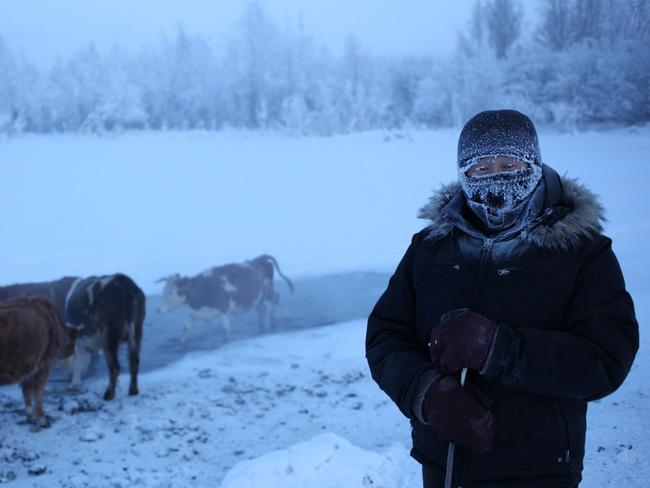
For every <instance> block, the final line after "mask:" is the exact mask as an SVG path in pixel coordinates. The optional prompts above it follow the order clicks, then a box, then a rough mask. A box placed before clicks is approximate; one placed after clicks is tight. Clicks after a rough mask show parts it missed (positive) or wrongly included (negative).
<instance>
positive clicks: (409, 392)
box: [366, 234, 433, 419]
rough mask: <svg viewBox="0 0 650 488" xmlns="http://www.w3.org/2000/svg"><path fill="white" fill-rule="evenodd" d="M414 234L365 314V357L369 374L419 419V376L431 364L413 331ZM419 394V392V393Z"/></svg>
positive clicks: (415, 238)
mask: <svg viewBox="0 0 650 488" xmlns="http://www.w3.org/2000/svg"><path fill="white" fill-rule="evenodd" d="M419 239H420V237H419V235H418V234H416V235H415V236H414V237H413V240H412V241H411V245H410V246H409V248H408V249H407V251H406V254H405V255H404V257H403V258H402V260H401V262H400V263H399V265H398V266H397V269H396V270H395V273H394V274H393V276H392V277H391V278H390V281H389V283H388V287H387V289H386V291H384V293H383V294H382V295H381V297H380V298H379V301H378V302H377V304H376V305H375V307H374V309H373V310H372V313H371V314H370V317H369V318H368V328H367V331H366V359H367V360H368V365H369V367H370V373H371V374H372V378H373V379H374V380H375V381H376V382H377V384H378V385H379V387H380V388H381V389H382V390H383V391H384V392H386V394H387V395H388V396H389V397H390V398H391V399H392V400H393V401H394V402H395V403H396V404H397V406H398V407H399V409H400V411H401V412H402V413H403V414H404V415H405V416H407V417H408V418H410V419H420V418H421V415H420V412H416V409H417V405H416V404H417V403H421V400H420V402H418V384H419V380H420V378H421V377H422V375H423V374H424V373H426V372H427V371H433V366H432V364H431V361H430V360H429V357H428V355H427V348H426V344H419V343H418V339H417V336H416V333H415V291H414V287H413V271H412V270H413V255H414V250H415V247H416V246H417V241H418V240H419ZM420 396H421V395H420Z"/></svg>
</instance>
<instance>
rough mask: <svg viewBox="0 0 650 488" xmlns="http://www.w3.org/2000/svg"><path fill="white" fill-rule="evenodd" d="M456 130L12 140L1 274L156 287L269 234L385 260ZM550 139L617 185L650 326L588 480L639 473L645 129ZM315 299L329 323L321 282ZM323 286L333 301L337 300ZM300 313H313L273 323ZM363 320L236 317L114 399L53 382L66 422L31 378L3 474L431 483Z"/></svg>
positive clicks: (547, 136)
mask: <svg viewBox="0 0 650 488" xmlns="http://www.w3.org/2000/svg"><path fill="white" fill-rule="evenodd" d="M457 135H458V132H457V131H453V130H448V131H437V132H415V133H412V134H406V135H403V136H400V137H396V136H395V135H388V134H380V133H369V134H357V135H351V136H341V137H332V138H306V139H292V138H288V137H286V136H282V135H275V134H265V135H257V136H253V135H249V134H241V133H218V134H210V133H189V134H181V133H169V134H162V133H158V134H156V133H144V134H127V135H124V136H121V137H118V138H94V137H88V136H84V137H81V136H74V137H73V136H61V137H36V136H26V137H22V138H18V139H11V140H6V141H0V173H1V178H0V190H1V191H0V205H2V208H4V209H8V211H7V212H5V215H4V216H3V219H0V234H1V235H2V236H3V239H0V255H2V256H3V269H2V281H3V283H8V282H14V281H27V280H35V279H50V278H55V277H58V276H60V275H63V274H82V275H83V274H95V273H104V272H114V271H116V270H121V271H124V272H127V273H129V274H131V275H133V276H134V277H135V278H136V280H137V281H138V282H139V283H141V285H142V286H143V288H145V290H146V291H147V292H148V293H155V292H157V291H159V288H158V287H156V286H154V285H153V283H152V282H153V280H154V279H155V278H157V277H159V276H161V275H166V274H169V273H171V272H174V271H180V272H184V273H193V272H197V271H199V270H200V269H202V268H205V267H207V266H210V265H213V264H219V263H223V262H227V261H236V260H241V259H247V258H249V257H251V256H254V255H256V254H261V253H271V254H274V255H275V256H276V257H277V258H278V259H279V261H280V264H281V266H282V267H283V271H284V272H285V273H287V274H288V275H290V276H292V277H295V276H299V275H303V276H305V275H312V276H315V275H323V274H327V273H332V272H339V271H353V270H377V271H388V270H391V269H392V268H393V267H394V266H395V264H396V263H397V261H398V260H399V258H400V257H401V255H402V253H403V251H404V249H405V247H406V245H407V244H408V242H409V240H410V236H411V233H412V232H415V231H416V230H418V229H419V228H420V226H421V225H422V223H421V222H418V221H417V220H416V219H415V213H416V211H417V208H418V207H419V206H420V205H421V204H422V203H423V202H424V201H425V200H426V198H427V196H428V195H429V193H430V191H431V189H432V188H435V187H437V186H438V184H439V183H441V182H444V181H449V180H451V179H452V178H453V177H454V157H455V156H454V153H455V144H456V138H457ZM541 146H542V154H543V156H544V158H545V161H546V162H548V163H549V164H551V165H552V166H554V167H555V168H556V169H558V170H559V171H560V172H561V173H563V172H565V171H567V172H568V173H569V175H570V176H578V177H580V179H581V180H582V181H584V182H585V183H586V184H587V185H588V186H589V187H590V188H592V189H594V190H595V191H596V192H598V193H599V194H601V195H602V199H603V203H604V204H605V207H606V208H607V215H608V217H609V219H610V222H609V223H608V225H607V228H606V232H607V233H608V234H609V235H610V236H612V237H613V239H614V248H615V250H616V252H617V255H618V256H619V259H620V261H621V264H622V267H623V270H624V273H625V276H626V279H627V282H628V286H629V289H630V291H631V293H632V295H633V297H634V299H635V303H636V306H637V311H638V315H639V322H640V324H641V336H642V347H641V350H640V352H639V355H638V358H637V362H636V364H635V365H634V367H633V370H632V372H631V374H630V377H629V378H628V381H627V382H626V383H625V385H624V386H623V387H622V388H621V390H619V391H618V392H616V393H615V394H614V395H612V396H610V397H607V398H605V399H603V400H601V401H599V402H595V403H594V404H592V405H591V406H590V411H589V430H588V441H587V457H586V470H585V482H584V483H583V485H582V486H585V487H587V488H598V487H601V486H611V487H619V486H626V487H632V488H637V487H638V488H641V487H645V486H646V485H647V480H648V479H650V464H649V463H647V458H648V456H649V455H650V440H649V439H650V417H649V416H648V415H647V412H648V411H649V407H650V401H649V398H650V388H649V386H648V383H649V380H650V378H649V376H648V373H647V372H648V371H649V370H650V364H649V362H650V356H649V355H648V354H647V352H646V350H647V345H648V342H647V340H646V338H645V330H647V328H646V326H645V323H646V322H647V320H648V319H650V286H648V269H649V264H650V262H649V261H650V259H649V258H648V253H647V250H648V249H650V218H649V217H648V203H647V189H646V187H647V184H648V183H647V182H648V181H649V180H650V178H649V177H650V128H643V129H635V130H627V129H620V130H615V131H610V132H602V133H600V132H588V133H582V134H555V133H542V134H541ZM7 236H8V238H7ZM359 286H360V285H355V287H354V289H355V290H358V293H366V294H367V293H373V294H375V295H376V296H378V294H379V292H380V291H381V290H380V289H378V288H377V284H376V280H373V281H372V283H371V285H369V287H368V290H366V291H363V290H362V289H361V288H359ZM298 293H299V291H298V290H297V297H298V298H296V299H295V300H296V301H291V300H286V301H283V304H284V305H283V306H285V307H293V306H295V305H296V304H297V303H301V304H303V305H301V307H303V308H304V310H303V309H301V310H300V313H293V312H291V313H285V314H284V316H287V317H289V316H290V317H293V318H294V319H295V318H296V317H299V316H304V315H307V314H309V306H308V305H305V304H308V303H309V300H312V298H310V299H309V300H306V299H303V298H300V299H299V295H298ZM323 294H324V295H328V293H325V292H323ZM310 296H311V297H316V296H317V293H314V294H312V295H310ZM326 298H327V297H325V298H324V299H326ZM354 298H355V297H351V300H354ZM313 299H314V302H313V303H314V304H318V306H320V307H321V308H317V305H314V310H317V311H318V313H319V314H320V316H322V317H324V320H323V321H321V323H323V322H326V321H327V320H326V319H327V317H326V315H327V314H326V313H324V312H323V308H322V305H323V303H325V302H317V301H316V300H315V298H313ZM366 299H367V297H365V296H364V302H365V301H366ZM301 300H302V301H301ZM330 300H331V301H330V302H329V303H331V305H329V306H330V307H331V308H332V309H335V308H337V300H338V298H334V299H331V298H330ZM370 301H372V300H370ZM350 310H351V309H350ZM279 316H280V317H282V316H283V314H279ZM332 316H336V314H332ZM147 320H148V321H149V322H148V324H149V329H148V330H150V331H152V333H155V332H154V331H155V330H162V329H160V327H161V326H162V322H160V321H161V320H162V319H161V318H159V317H155V316H154V315H153V314H151V315H150V316H149V317H148V319H147ZM338 320H342V319H341V318H339V319H338ZM294 321H295V320H294ZM316 323H318V322H314V321H311V322H309V324H307V323H306V325H305V326H312V325H316ZM166 324H167V326H170V327H171V326H178V330H179V332H180V329H181V328H182V324H180V323H179V324H171V323H166ZM157 327H158V328H157ZM198 328H199V326H197V329H198ZM287 328H293V329H299V328H301V327H300V324H296V323H292V324H291V327H279V329H281V330H282V329H287ZM206 330H209V329H204V331H206ZM364 332H365V321H364V320H363V318H362V317H359V320H356V321H347V322H344V323H340V324H337V325H332V326H325V327H317V328H312V329H307V330H299V331H286V330H285V331H282V332H280V333H277V334H273V335H268V336H264V337H253V338H247V337H249V336H248V335H241V336H239V340H237V341H234V342H231V343H229V344H226V345H225V346H223V347H220V348H217V349H214V350H207V351H205V350H204V351H200V352H192V353H189V354H187V355H185V357H184V358H183V359H181V360H180V361H178V362H175V363H173V364H169V365H167V366H165V367H162V368H160V367H152V368H151V370H150V371H148V372H146V373H145V374H143V375H142V376H141V380H140V383H141V395H140V396H139V397H137V398H129V397H127V396H126V389H125V385H126V383H127V381H126V378H124V377H122V378H121V384H120V387H119V389H118V395H117V398H116V400H115V401H113V402H111V403H104V402H103V401H102V400H101V399H100V393H101V392H102V391H103V387H104V385H105V381H106V378H105V377H104V376H103V375H99V376H98V377H97V378H93V379H91V380H90V381H88V382H87V388H88V390H87V391H86V392H85V393H83V394H81V395H78V396H71V395H68V394H64V392H63V391H62V388H61V384H57V383H53V384H50V385H49V386H48V391H47V404H46V409H47V412H48V413H49V414H50V415H51V416H52V417H53V418H54V422H53V426H52V427H51V428H50V429H47V430H43V431H40V432H30V427H29V426H28V425H25V424H24V423H23V422H22V413H21V410H22V406H21V401H20V396H19V391H18V388H17V387H14V386H12V387H7V388H3V389H2V390H0V425H1V427H0V429H1V430H0V482H2V481H9V480H10V479H11V480H13V481H12V482H11V484H10V486H17V487H18V486H20V487H23V486H36V487H37V486H43V487H45V486H47V487H49V486H68V487H74V486H88V487H90V486H93V487H95V486H99V487H103V486H130V485H140V486H157V487H158V486H159V487H165V486H179V487H181V486H219V485H220V484H221V483H223V484H224V488H235V487H242V488H244V487H246V486H264V487H269V488H275V487H279V486H282V487H291V486H310V487H317V488H322V487H329V486H335V485H336V486H337V487H338V486H346V487H348V486H349V487H356V486H359V487H361V486H370V485H372V486H385V487H386V488H389V487H391V488H396V487H399V488H406V487H411V486H418V483H419V482H418V481H417V478H418V467H417V465H416V464H415V463H414V462H413V461H411V460H410V459H409V458H408V456H407V454H408V445H409V428H408V424H407V422H406V420H405V419H404V418H402V417H401V415H400V414H399V412H398V410H397V408H396V407H395V406H394V405H392V403H391V402H390V401H389V400H388V398H387V397H385V396H384V395H383V393H381V392H380V391H379V390H378V388H377V387H376V385H375V384H374V383H373V382H372V380H371V379H370V377H369V373H368V371H367V366H366V363H365V360H364V357H363V335H364ZM203 333H204V332H203ZM146 334H147V332H146V331H145V340H146ZM197 334H201V332H197ZM199 337H201V336H199ZM165 340H167V339H165ZM171 340H172V339H171V338H169V341H171ZM198 340H202V339H200V338H199V339H198ZM169 341H167V342H169ZM204 345H205V344H204ZM216 345H220V343H216V344H215V346H216ZM147 354H149V355H155V354H162V351H160V350H156V349H155V348H153V349H152V348H150V349H147ZM181 354H182V352H179V355H181ZM154 363H156V361H152V363H151V364H154ZM167 363H168V362H167V361H158V363H157V364H167ZM148 369H149V368H148ZM14 478H15V479H14ZM260 480H263V481H262V482H260ZM334 482H335V483H334Z"/></svg>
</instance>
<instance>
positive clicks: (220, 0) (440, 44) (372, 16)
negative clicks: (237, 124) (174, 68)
mask: <svg viewBox="0 0 650 488" xmlns="http://www.w3.org/2000/svg"><path fill="white" fill-rule="evenodd" d="M248 1H249V0H185V1H180V0H92V1H89V0H16V1H11V0H0V36H2V37H3V38H4V40H5V41H6V42H8V44H9V45H10V46H12V47H13V48H16V49H19V50H21V51H22V52H24V53H25V55H26V56H27V57H28V58H29V59H31V60H32V61H34V62H36V63H38V64H39V65H43V64H45V65H48V64H50V63H51V62H52V61H53V60H54V59H56V57H57V56H64V57H66V56H67V55H69V54H70V53H71V52H73V51H75V50H76V49H78V48H80V47H82V46H84V45H86V44H87V43H89V42H91V41H92V42H94V43H95V44H96V45H97V46H98V47H100V48H106V47H110V46H111V45H113V44H118V45H120V46H123V47H127V48H137V47H140V46H142V45H143V44H147V43H150V42H155V41H156V40H157V39H158V37H159V36H160V35H161V34H165V33H167V34H170V33H171V34H173V33H174V32H175V30H176V28H177V27H178V26H182V27H183V28H184V29H185V30H186V31H187V32H188V33H200V34H202V35H203V36H205V37H206V38H207V39H209V41H210V42H211V43H213V45H215V46H216V47H218V46H219V45H220V44H221V45H223V42H224V40H225V39H226V38H227V37H228V34H229V31H230V29H231V27H232V25H233V23H234V22H235V21H236V19H237V17H238V15H239V13H240V12H241V10H242V7H243V6H244V5H245V4H246V3H247V2H248ZM261 3H262V4H263V5H265V6H266V8H267V10H268V11H269V13H271V14H272V15H273V16H274V17H275V18H276V19H277V20H278V21H280V22H283V21H290V22H293V23H294V24H295V23H296V22H297V19H298V18H299V17H300V15H301V14H302V17H303V21H304V24H305V25H306V27H307V30H308V32H310V33H311V34H312V35H313V36H314V37H315V38H316V39H317V40H320V41H322V42H325V43H326V44H327V45H329V46H330V47H331V48H332V49H334V50H337V49H340V47H341V46H342V45H343V42H344V40H345V39H346V37H347V36H348V35H350V34H355V35H356V36H357V37H358V38H359V39H360V40H361V42H362V43H363V44H364V45H366V46H367V47H368V48H370V50H371V51H373V52H375V53H377V54H423V53H431V54H434V55H445V54H448V53H450V52H451V50H452V48H453V47H454V46H455V43H456V32H457V31H458V29H460V28H464V27H465V26H466V25H467V21H468V19H469V16H470V12H471V5H472V3H473V2H472V1H470V0H463V1H461V2H437V1H433V0H263V1H262V2H261Z"/></svg>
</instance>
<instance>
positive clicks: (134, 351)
mask: <svg viewBox="0 0 650 488" xmlns="http://www.w3.org/2000/svg"><path fill="white" fill-rule="evenodd" d="M129 327H130V329H129V371H130V373H131V385H130V386H129V395H137V394H138V369H139V367H140V344H141V342H142V338H141V337H138V336H137V334H136V331H135V324H134V323H130V324H129Z"/></svg>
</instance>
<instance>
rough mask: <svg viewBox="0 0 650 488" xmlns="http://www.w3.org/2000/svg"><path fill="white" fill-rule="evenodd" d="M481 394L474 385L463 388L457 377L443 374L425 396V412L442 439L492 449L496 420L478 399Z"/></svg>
mask: <svg viewBox="0 0 650 488" xmlns="http://www.w3.org/2000/svg"><path fill="white" fill-rule="evenodd" d="M481 396H482V395H481V394H480V392H478V391H477V390H476V388H474V387H473V386H472V385H469V384H468V385H466V386H465V387H462V386H460V383H458V380H456V378H454V377H453V376H440V378H439V379H437V380H436V381H435V382H434V383H433V384H432V385H431V386H430V387H429V390H428V391H427V393H426V395H425V397H424V402H423V405H422V414H423V417H424V419H425V420H426V421H427V424H428V425H429V426H430V427H431V428H432V429H433V430H435V431H436V432H437V433H438V434H439V435H440V437H441V438H442V439H445V440H448V441H451V442H454V443H456V444H460V445H462V446H465V447H469V448H471V449H474V450H476V451H479V452H486V451H489V450H490V449H491V448H492V438H493V437H494V431H495V421H494V415H493V414H492V411H491V410H489V409H487V408H484V407H483V406H482V405H481V404H480V403H479V402H478V401H477V398H480V397H481Z"/></svg>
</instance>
